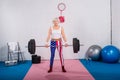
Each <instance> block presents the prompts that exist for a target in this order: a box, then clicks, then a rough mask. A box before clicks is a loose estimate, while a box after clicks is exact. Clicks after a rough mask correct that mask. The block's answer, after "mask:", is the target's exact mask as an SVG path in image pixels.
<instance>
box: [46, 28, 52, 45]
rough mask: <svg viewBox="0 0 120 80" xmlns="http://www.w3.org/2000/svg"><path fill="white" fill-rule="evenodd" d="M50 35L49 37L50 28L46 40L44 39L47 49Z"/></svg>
mask: <svg viewBox="0 0 120 80" xmlns="http://www.w3.org/2000/svg"><path fill="white" fill-rule="evenodd" d="M50 35H51V28H49V30H48V35H47V39H46V47H48V42H49V40H50Z"/></svg>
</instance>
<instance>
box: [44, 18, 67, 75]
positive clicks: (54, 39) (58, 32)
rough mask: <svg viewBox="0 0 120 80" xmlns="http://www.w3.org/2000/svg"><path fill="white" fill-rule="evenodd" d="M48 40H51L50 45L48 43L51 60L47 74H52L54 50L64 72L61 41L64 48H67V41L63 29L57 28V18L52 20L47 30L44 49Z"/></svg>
mask: <svg viewBox="0 0 120 80" xmlns="http://www.w3.org/2000/svg"><path fill="white" fill-rule="evenodd" d="M50 39H51V43H50V45H51V46H50V50H51V58H50V69H49V70H48V73H49V72H52V68H53V62H54V56H55V50H56V48H57V50H58V52H59V57H60V62H61V67H62V71H63V72H66V70H65V67H64V59H63V55H62V39H63V40H64V42H65V47H67V46H68V44H67V39H66V36H65V33H64V28H63V27H61V26H59V19H58V18H55V19H54V20H53V26H52V27H50V28H49V31H48V36H47V39H46V45H45V46H46V47H49V44H48V42H49V40H50Z"/></svg>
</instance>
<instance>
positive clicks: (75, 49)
mask: <svg viewBox="0 0 120 80" xmlns="http://www.w3.org/2000/svg"><path fill="white" fill-rule="evenodd" d="M62 46H65V45H62ZM68 46H73V52H74V53H78V51H79V50H80V46H84V45H83V44H80V42H79V40H78V39H77V38H73V45H68ZM36 47H45V45H43V46H42V45H41V46H36V43H35V39H30V41H29V42H28V52H30V54H35V50H36ZM49 47H50V46H49ZM51 47H55V46H51Z"/></svg>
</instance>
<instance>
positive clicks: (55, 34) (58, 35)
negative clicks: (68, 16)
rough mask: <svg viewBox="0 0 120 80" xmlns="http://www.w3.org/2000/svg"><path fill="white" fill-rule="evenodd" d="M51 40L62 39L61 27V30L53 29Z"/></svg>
mask: <svg viewBox="0 0 120 80" xmlns="http://www.w3.org/2000/svg"><path fill="white" fill-rule="evenodd" d="M51 38H52V39H60V38H61V27H59V29H57V30H56V29H53V27H51Z"/></svg>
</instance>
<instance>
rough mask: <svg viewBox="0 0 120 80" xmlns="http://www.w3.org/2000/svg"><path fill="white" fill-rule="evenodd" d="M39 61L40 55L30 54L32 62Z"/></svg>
mask: <svg viewBox="0 0 120 80" xmlns="http://www.w3.org/2000/svg"><path fill="white" fill-rule="evenodd" d="M40 62H41V56H37V55H32V63H40Z"/></svg>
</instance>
